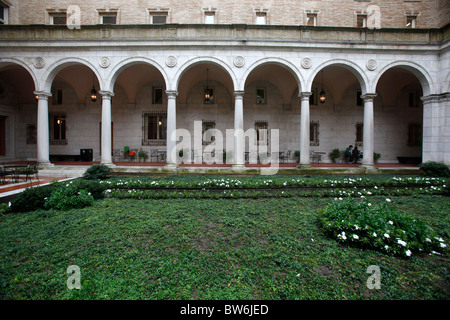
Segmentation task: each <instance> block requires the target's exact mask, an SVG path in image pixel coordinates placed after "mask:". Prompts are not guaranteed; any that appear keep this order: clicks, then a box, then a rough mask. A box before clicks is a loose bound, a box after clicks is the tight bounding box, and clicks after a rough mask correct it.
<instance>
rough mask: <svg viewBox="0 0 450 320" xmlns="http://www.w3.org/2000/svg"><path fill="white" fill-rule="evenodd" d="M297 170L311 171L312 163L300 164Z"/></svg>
mask: <svg viewBox="0 0 450 320" xmlns="http://www.w3.org/2000/svg"><path fill="white" fill-rule="evenodd" d="M297 169H311V164H310V163H299V164H298V166H297Z"/></svg>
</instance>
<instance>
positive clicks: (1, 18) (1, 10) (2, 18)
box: [0, 3, 8, 24]
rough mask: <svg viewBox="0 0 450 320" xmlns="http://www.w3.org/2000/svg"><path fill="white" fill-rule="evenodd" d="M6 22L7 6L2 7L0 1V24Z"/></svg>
mask: <svg viewBox="0 0 450 320" xmlns="http://www.w3.org/2000/svg"><path fill="white" fill-rule="evenodd" d="M7 23H8V8H7V7H4V6H2V5H1V3H0V24H7Z"/></svg>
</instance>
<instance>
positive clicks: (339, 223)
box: [319, 197, 446, 257]
mask: <svg viewBox="0 0 450 320" xmlns="http://www.w3.org/2000/svg"><path fill="white" fill-rule="evenodd" d="M319 221H320V224H321V226H322V228H323V229H324V230H325V232H326V233H327V234H328V235H329V236H330V237H331V238H333V239H336V240H337V241H339V242H342V243H346V244H347V243H350V244H352V245H355V246H360V247H368V248H371V249H375V250H379V251H383V252H386V253H389V254H393V255H401V256H406V257H410V256H411V255H412V254H413V252H424V253H432V254H441V253H442V251H443V250H445V248H446V244H445V243H444V240H443V239H442V238H441V237H440V236H438V234H437V233H436V232H434V230H432V229H431V228H430V227H429V226H427V225H425V224H424V223H423V222H422V221H421V220H418V219H414V218H412V217H411V216H409V215H406V214H403V213H400V212H398V211H397V210H396V207H395V206H393V205H392V204H391V200H390V199H389V198H388V199H386V203H384V204H381V205H372V203H371V202H370V201H369V200H368V199H367V198H362V199H360V200H356V199H355V198H350V197H349V198H336V199H335V201H334V202H333V203H332V204H331V205H329V206H327V207H326V208H325V209H324V210H322V211H321V212H320V214H319Z"/></svg>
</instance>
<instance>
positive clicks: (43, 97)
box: [33, 91, 52, 100]
mask: <svg viewBox="0 0 450 320" xmlns="http://www.w3.org/2000/svg"><path fill="white" fill-rule="evenodd" d="M33 93H34V94H35V95H36V97H37V98H38V99H39V100H48V98H50V97H51V96H52V94H51V93H50V92H45V91H34V92H33Z"/></svg>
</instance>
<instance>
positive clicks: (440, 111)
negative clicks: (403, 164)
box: [421, 93, 450, 165]
mask: <svg viewBox="0 0 450 320" xmlns="http://www.w3.org/2000/svg"><path fill="white" fill-rule="evenodd" d="M421 99H422V101H423V125H422V162H427V161H434V162H443V163H445V164H447V165H450V130H448V125H447V124H448V123H450V93H443V94H440V95H439V94H431V95H428V96H424V97H421Z"/></svg>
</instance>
